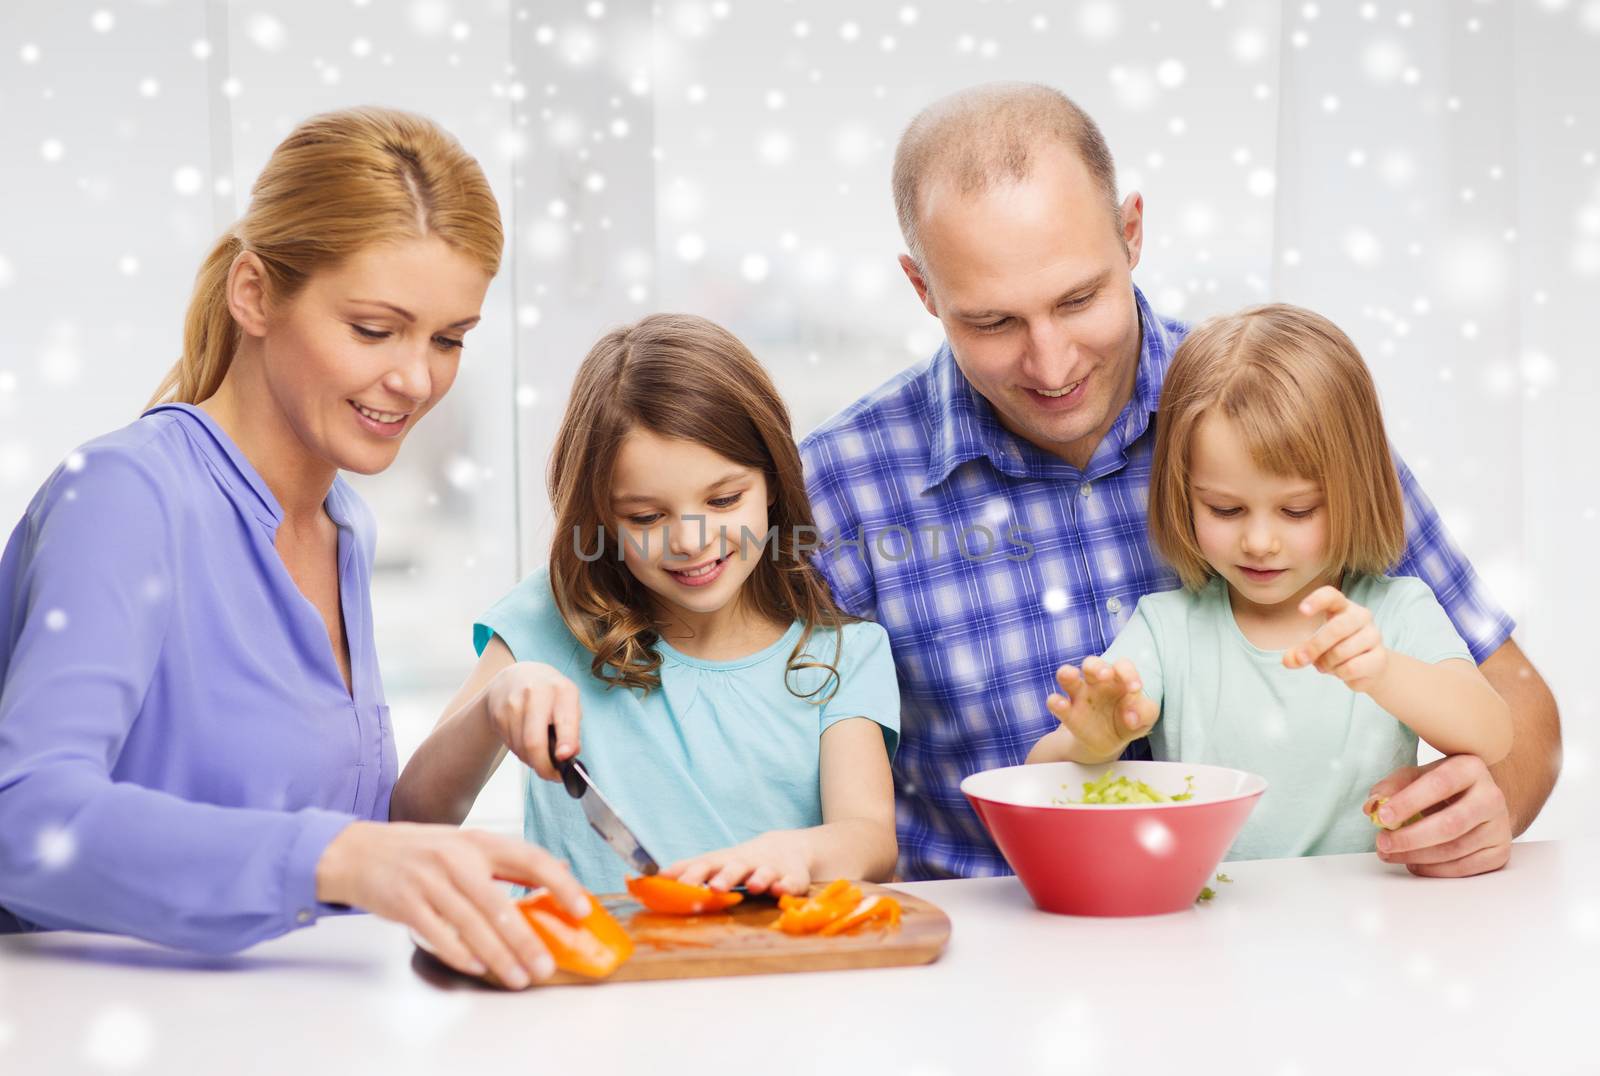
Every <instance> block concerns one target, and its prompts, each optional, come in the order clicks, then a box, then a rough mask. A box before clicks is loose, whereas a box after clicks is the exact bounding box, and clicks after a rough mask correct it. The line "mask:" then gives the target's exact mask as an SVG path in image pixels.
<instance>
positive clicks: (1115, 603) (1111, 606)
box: [1106, 598, 1122, 613]
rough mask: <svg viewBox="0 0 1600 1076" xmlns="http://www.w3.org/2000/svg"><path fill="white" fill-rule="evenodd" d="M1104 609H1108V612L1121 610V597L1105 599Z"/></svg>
mask: <svg viewBox="0 0 1600 1076" xmlns="http://www.w3.org/2000/svg"><path fill="white" fill-rule="evenodd" d="M1106 609H1107V610H1108V611H1110V612H1113V613H1120V612H1122V599H1121V598H1109V599H1107V601H1106Z"/></svg>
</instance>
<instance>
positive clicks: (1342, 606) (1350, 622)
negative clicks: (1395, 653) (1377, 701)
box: [1283, 586, 1389, 691]
mask: <svg viewBox="0 0 1600 1076" xmlns="http://www.w3.org/2000/svg"><path fill="white" fill-rule="evenodd" d="M1300 612H1301V614H1302V615H1303V616H1308V617H1312V616H1316V615H1317V614H1318V613H1326V614H1327V617H1328V619H1327V622H1326V623H1324V624H1323V625H1322V627H1320V628H1318V629H1317V630H1316V632H1315V633H1314V634H1313V635H1312V636H1311V638H1310V639H1308V640H1306V641H1305V642H1303V643H1301V644H1300V645H1299V646H1297V647H1295V648H1294V649H1292V650H1288V651H1285V653H1284V655H1283V664H1284V667H1285V668H1289V669H1303V668H1305V667H1306V666H1307V665H1311V666H1314V667H1315V668H1316V669H1317V671H1318V672H1325V673H1330V674H1332V675H1334V676H1337V677H1338V678H1339V679H1341V680H1343V681H1344V682H1345V684H1346V685H1347V686H1349V688H1350V690H1352V691H1370V690H1371V689H1372V686H1373V685H1374V684H1376V683H1377V682H1378V681H1379V680H1380V679H1382V677H1383V674H1384V673H1385V672H1386V671H1387V670H1388V668H1389V648H1388V647H1386V646H1384V645H1383V633H1382V632H1381V631H1379V630H1378V625H1377V624H1375V623H1373V621H1372V611H1371V610H1370V609H1368V608H1366V607H1365V606H1363V605H1357V604H1356V603H1355V602H1353V601H1351V600H1350V599H1349V598H1347V597H1345V596H1344V593H1343V592H1342V591H1340V590H1339V588H1338V587H1331V586H1330V587H1318V588H1317V589H1316V590H1314V591H1312V592H1311V593H1310V594H1309V595H1307V597H1306V599H1305V600H1304V601H1302V602H1301V603H1300Z"/></svg>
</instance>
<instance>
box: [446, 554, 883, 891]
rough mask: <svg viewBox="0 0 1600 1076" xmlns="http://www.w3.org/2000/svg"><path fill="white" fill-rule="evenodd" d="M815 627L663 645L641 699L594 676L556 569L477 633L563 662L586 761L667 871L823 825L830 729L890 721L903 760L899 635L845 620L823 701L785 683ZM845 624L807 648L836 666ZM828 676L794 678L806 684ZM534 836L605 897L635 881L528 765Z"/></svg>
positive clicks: (529, 825) (807, 673) (527, 656)
mask: <svg viewBox="0 0 1600 1076" xmlns="http://www.w3.org/2000/svg"><path fill="white" fill-rule="evenodd" d="M802 630H803V626H802V624H801V622H800V621H798V620H797V621H795V622H794V623H793V624H792V625H790V627H789V630H788V631H786V632H784V634H783V637H782V638H781V639H779V640H778V641H777V642H775V643H773V644H772V645H770V646H768V647H765V648H764V649H762V650H760V651H758V652H756V653H753V654H750V655H748V656H746V657H742V658H735V659H733V660H730V661H702V660H700V659H698V658H693V657H689V656H688V655H686V654H681V653H679V652H678V651H677V650H675V649H673V647H671V646H670V645H668V644H667V643H665V642H658V643H657V644H656V646H655V650H656V652H657V653H658V654H660V655H661V667H660V674H661V687H660V688H658V689H654V690H652V691H650V692H649V693H648V694H641V693H640V692H639V691H637V690H632V689H628V688H622V687H616V688H613V687H610V685H608V684H607V683H606V682H605V681H603V680H600V679H598V678H597V677H595V676H594V675H593V673H592V672H591V671H590V663H591V661H592V660H593V654H591V653H590V652H589V651H588V650H586V649H584V648H583V645H582V644H581V643H580V642H579V641H578V640H577V638H576V637H574V636H573V634H572V632H571V631H569V630H568V629H567V625H566V622H565V621H563V620H562V619H561V614H560V612H559V611H558V609H557V608H556V602H555V596H554V595H553V594H552V593H551V590H550V575H549V572H548V570H546V569H543V568H541V569H540V570H538V571H536V572H534V573H533V574H532V575H530V576H528V578H527V579H525V580H523V581H522V583H520V584H519V585H518V586H517V587H516V588H515V589H514V590H512V591H511V593H509V594H507V595H506V596H505V597H504V598H502V599H501V600H500V601H499V602H497V603H496V604H495V605H494V607H493V608H491V609H490V610H489V611H488V612H487V613H485V614H484V615H483V618H482V620H481V621H480V622H479V623H478V624H476V625H475V626H474V628H473V642H474V645H475V646H476V647H477V649H478V653H479V654H482V653H483V649H484V647H486V646H488V645H489V639H490V638H491V637H492V636H494V635H498V636H500V638H501V640H502V641H504V642H505V644H506V646H507V647H509V648H510V650H511V653H512V654H514V655H515V656H516V658H517V660H518V661H540V662H544V663H546V664H548V665H552V666H554V667H555V669H556V670H557V671H558V672H560V673H561V674H562V675H563V676H565V677H567V678H568V679H570V680H572V681H573V682H574V683H575V684H577V685H578V694H579V705H580V706H581V708H582V714H583V723H582V725H581V727H580V736H581V738H582V746H581V747H580V749H579V758H581V759H582V760H583V764H584V767H585V768H586V769H587V770H588V771H589V773H590V775H591V776H592V777H593V778H594V781H595V784H596V785H597V786H598V787H599V788H600V789H601V791H603V792H604V793H605V796H606V799H607V800H609V801H610V803H611V805H612V807H613V808H615V809H616V812H617V814H618V815H620V816H621V817H622V819H623V821H625V822H626V823H627V824H628V827H629V828H630V829H632V830H633V831H634V834H635V835H636V836H637V837H638V838H639V840H640V842H641V843H642V844H643V845H644V846H645V848H646V850H648V851H649V852H650V854H651V855H652V856H654V857H655V858H656V860H657V862H659V863H660V864H661V865H662V866H666V865H667V864H669V863H671V862H673V861H674V860H678V859H684V858H687V857H689V856H694V855H699V854H700V853H702V852H709V851H714V850H715V849H718V848H726V847H728V846H729V845H734V844H738V843H740V842H741V841H746V840H749V839H750V838H752V837H755V836H759V835H760V834H762V833H766V832H768V831H769V830H785V829H803V828H806V827H808V826H817V825H821V824H822V793H821V751H820V742H821V737H822V733H823V732H824V731H825V730H827V729H828V728H829V727H830V726H831V725H833V724H834V723H836V722H838V721H843V720H845V719H846V718H851V717H864V718H867V719H868V720H871V721H874V722H876V723H877V724H878V725H880V726H882V729H883V736H884V742H885V746H886V748H887V749H888V752H889V754H890V756H891V757H892V756H893V753H894V749H895V746H896V744H897V743H898V742H899V737H900V689H899V686H898V684H897V683H896V682H895V670H894V659H893V657H892V655H891V654H890V651H889V637H888V634H887V633H886V632H885V631H884V630H883V629H882V628H881V627H879V626H878V625H877V624H872V623H853V624H846V625H845V626H844V629H843V634H844V647H843V653H842V655H841V656H840V658H839V665H838V670H839V681H840V682H839V687H838V690H837V691H836V692H835V693H834V695H833V696H832V698H830V699H829V700H828V701H827V702H826V703H824V704H822V705H821V706H818V705H817V704H816V703H815V702H810V701H807V700H806V699H803V698H799V697H797V696H796V695H794V694H792V693H791V692H790V690H789V687H788V686H786V683H785V678H784V677H785V672H786V670H787V668H788V663H789V654H790V652H791V651H792V650H793V649H794V647H795V644H796V643H797V642H798V641H799V639H800V635H801V632H802ZM834 649H835V635H834V633H833V632H831V631H828V630H825V629H820V628H819V629H818V630H816V631H814V632H813V633H812V636H811V641H810V642H809V643H808V644H807V647H806V652H807V654H809V655H811V656H812V657H813V659H814V660H818V661H822V662H827V663H830V664H831V663H832V662H833V658H834ZM826 677H827V674H826V673H825V672H823V671H820V670H813V669H804V670H800V671H798V672H796V673H794V674H792V675H791V676H790V677H789V680H788V683H789V684H792V685H793V686H794V687H795V688H796V689H798V690H799V691H802V692H805V691H810V690H811V689H812V688H814V687H817V686H818V685H820V684H822V683H823V681H824V679H826ZM523 783H524V788H525V795H524V798H523V808H524V813H523V830H524V833H525V834H526V836H527V838H528V840H530V841H533V842H535V843H537V844H539V845H542V846H543V847H545V848H547V849H549V850H550V851H551V852H552V853H554V854H555V855H557V856H560V857H561V858H563V859H565V860H566V861H567V863H569V864H570V865H571V867H572V870H573V872H574V873H575V874H576V875H577V876H578V880H579V881H580V882H582V883H583V884H584V885H585V886H587V887H588V888H589V889H590V890H592V891H593V892H596V893H615V892H620V891H621V890H622V888H623V879H624V878H625V877H626V875H627V871H626V869H625V866H624V864H623V862H622V860H621V859H620V858H618V856H617V855H616V853H614V852H612V851H611V849H610V848H608V847H607V846H606V844H605V843H604V842H603V841H601V840H600V838H599V837H598V836H597V835H596V834H595V833H594V831H593V830H591V829H590V828H589V825H588V823H587V822H586V821H585V820H584V816H583V810H582V808H581V807H579V806H578V802H577V801H576V800H574V799H571V798H570V797H569V796H568V795H567V794H566V791H565V790H564V789H563V788H562V786H561V785H559V784H556V783H553V782H550V781H544V780H540V779H539V777H538V776H537V775H535V774H534V773H533V772H532V771H531V770H528V769H526V768H524V771H523Z"/></svg>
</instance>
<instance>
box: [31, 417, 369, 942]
mask: <svg viewBox="0 0 1600 1076" xmlns="http://www.w3.org/2000/svg"><path fill="white" fill-rule="evenodd" d="M326 505H327V511H328V515H329V516H330V517H331V518H332V520H333V521H334V523H335V524H337V525H338V528H339V594H340V604H341V607H342V611H343V614H344V626H345V635H346V637H347V639H348V641H349V647H350V664H351V679H352V682H353V685H354V690H353V692H349V691H346V689H345V685H344V679H343V677H342V676H341V675H340V672H339V666H338V664H337V662H336V661H335V659H334V654H333V648H332V646H330V645H329V642H328V633H327V629H326V626H325V624H324V622H323V619H322V617H321V615H320V614H319V613H318V612H317V609H316V607H315V606H313V605H312V604H311V603H310V602H309V601H308V600H307V599H306V598H305V596H304V595H302V594H301V593H300V591H299V589H298V588H297V587H296V586H295V583H294V580H293V579H292V578H290V576H289V573H288V571H287V569H285V567H284V565H283V561H282V560H281V559H280V558H279V556H278V554H277V551H276V549H275V548H274V547H273V538H274V535H275V534H276V532H277V528H278V524H279V522H280V520H281V518H282V513H281V510H280V509H279V507H278V503H277V501H276V499H274V497H273V495H272V493H271V491H270V490H268V488H267V486H266V484H265V483H264V482H263V481H262V480H261V477H260V476H259V475H258V474H256V472H255V470H254V468H252V467H251V466H250V463H249V461H247V460H246V459H245V457H244V456H243V455H242V454H241V453H240V452H239V450H238V448H237V447H235V445H234V444H233V442H232V441H230V440H229V439H228V436H227V435H226V434H225V433H223V432H222V430H221V428H220V427H218V426H217V424H216V423H215V422H213V421H212V419H211V418H210V416H208V415H207V414H205V412H203V411H201V410H200V409H198V408H196V407H192V406H189V405H186V404H171V405H166V406H162V407H157V408H155V409H153V410H151V411H150V412H148V413H147V414H145V415H144V416H143V417H142V418H140V419H139V420H138V421H137V422H134V423H133V424H132V425H129V426H126V427H124V428H123V429H120V430H117V431H116V432H114V433H110V434H107V435H106V436H104V437H101V438H99V439H98V440H95V441H91V442H90V443H89V444H87V445H85V446H84V447H83V448H82V449H80V450H79V451H78V452H75V453H73V455H72V456H71V457H70V458H69V459H68V460H67V461H66V462H65V463H64V464H62V466H61V467H60V468H58V469H57V470H56V472H55V473H54V474H53V475H51V477H50V479H49V481H47V482H46V483H45V485H44V488H42V489H41V490H40V491H39V493H38V495H37V496H36V497H34V499H33V503H32V504H30V505H29V506H28V511H27V514H26V515H25V516H23V518H22V521H21V522H20V523H19V524H18V525H17V528H16V530H15V531H14V532H13V533H12V535H11V540H10V542H9V543H8V544H7V546H6V549H5V554H4V557H3V559H0V685H3V686H0V931H5V930H8V929H9V930H12V931H15V930H19V929H21V930H26V929H30V928H38V927H43V928H67V929H76V930H96V931H106V932H114V933H118V934H130V935H134V936H137V937H141V938H147V939H149V940H151V941H156V942H162V943H165V944H168V945H175V946H183V947H187V948H193V949H200V950H206V951H229V950H235V949H241V948H243V947H245V946H247V945H250V944H253V943H254V942H258V941H261V940H262V939H265V938H270V937H274V936H276V935H279V934H282V933H284V932H286V931H289V930H291V929H294V928H295V927H299V926H305V925H307V924H309V923H312V922H314V921H315V919H316V918H317V916H318V915H320V914H326V913H328V912H332V911H338V910H341V909H339V908H337V907H334V906H330V905H325V904H319V903H318V902H317V900H316V880H315V873H316V865H317V861H318V859H319V858H320V857H321V855H322V852H323V849H324V848H326V847H327V845H328V842H329V841H331V840H332V839H333V838H334V836H335V835H336V834H338V832H339V831H340V830H341V829H343V828H344V827H345V826H346V825H348V824H349V823H350V822H351V821H353V820H355V819H376V820H386V819H387V818H388V815H389V794H390V792H391V791H392V789H393V788H394V782H395V772H396V764H395V750H394V737H393V735H392V733H391V731H390V726H389V708H388V707H387V706H385V705H384V698H383V688H382V685H381V684H380V682H379V675H378V661H377V654H376V652H375V651H374V648H373V642H372V613H371V602H370V586H371V572H372V557H373V543H374V531H373V523H372V516H371V513H370V511H369V510H368V509H367V507H366V505H365V504H363V503H362V501H361V499H360V498H359V497H358V496H357V495H356V494H355V491H354V490H352V489H351V488H350V487H349V486H348V485H347V484H346V483H345V482H344V481H343V480H342V479H335V481H334V483H333V487H332V489H330V490H329V492H328V498H327V502H326Z"/></svg>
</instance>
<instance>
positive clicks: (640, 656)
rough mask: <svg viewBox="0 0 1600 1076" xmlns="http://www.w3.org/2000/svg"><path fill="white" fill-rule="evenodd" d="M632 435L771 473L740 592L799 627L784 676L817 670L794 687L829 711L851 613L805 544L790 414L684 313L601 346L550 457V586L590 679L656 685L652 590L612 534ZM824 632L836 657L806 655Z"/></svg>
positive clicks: (722, 338)
mask: <svg viewBox="0 0 1600 1076" xmlns="http://www.w3.org/2000/svg"><path fill="white" fill-rule="evenodd" d="M635 428H638V429H645V430H649V431H651V432H653V433H656V434H659V435H660V436H662V437H669V438H675V439H678V440H683V441H692V442H694V443H696V444H701V445H704V446H706V447H707V448H709V449H711V450H712V451H713V452H716V453H717V454H719V455H721V456H725V457H726V458H728V459H730V460H732V461H734V462H735V463H738V464H740V465H742V466H745V467H749V468H752V469H754V470H758V471H760V472H761V473H762V474H763V475H764V476H765V477H766V481H767V494H768V496H769V497H771V498H772V504H771V506H770V508H769V509H768V519H767V521H768V524H769V533H770V534H772V535H773V538H772V542H771V545H770V546H763V547H762V549H761V550H760V552H758V553H756V554H755V555H756V556H758V557H759V558H760V560H759V562H758V563H757V565H756V567H755V569H754V571H752V572H751V574H750V577H749V579H747V580H746V581H745V585H744V590H743V592H742V593H741V595H740V597H741V599H742V600H745V601H747V602H748V603H749V605H750V608H752V609H754V610H755V611H756V612H758V613H760V614H761V615H763V616H765V617H767V618H769V619H772V620H776V621H779V622H781V623H789V622H790V621H793V620H799V621H801V622H802V624H803V625H804V630H803V631H802V633H801V635H800V639H799V641H798V642H796V643H795V645H794V649H793V650H792V651H791V652H790V654H789V662H788V675H786V677H785V679H786V680H788V678H789V676H790V675H792V674H794V673H795V672H798V671H799V670H802V669H820V670H822V672H823V674H824V675H823V678H822V680H821V682H820V683H819V684H818V686H817V687H816V688H815V689H814V690H812V691H809V692H802V691H799V690H796V688H795V687H794V685H793V684H790V685H789V690H790V692H791V693H792V694H794V695H796V696H799V697H800V698H804V699H807V700H809V701H811V702H815V703H818V704H821V703H824V702H826V701H827V700H828V699H829V698H831V697H832V696H833V694H834V693H835V692H836V691H837V690H838V686H839V672H838V663H839V657H840V654H841V653H842V648H843V645H844V637H843V633H842V632H840V631H839V629H840V628H842V627H843V626H844V625H845V624H846V623H850V622H852V621H853V620H855V619H856V618H854V617H851V616H847V615H846V614H844V613H843V612H842V611H841V610H840V609H839V607H838V605H837V604H836V603H835V602H834V600H833V595H832V593H831V592H830V591H829V589H828V584H827V582H826V581H825V580H824V579H823V578H822V575H821V573H820V572H818V571H817V569H816V567H815V566H814V565H813V564H812V563H811V553H810V549H809V548H808V546H807V544H805V543H804V542H803V541H802V536H803V535H816V534H817V533H818V532H817V527H816V521H815V519H814V517H813V516H812V513H811V500H810V498H809V497H808V496H807V494H806V483H805V475H804V473H803V471H802V469H801V464H800V450H799V449H798V448H797V447H796V446H795V443H794V437H793V435H792V434H791V432H790V429H791V426H790V421H789V411H788V409H787V408H786V407H784V404H783V399H782V397H780V396H779V395H778V390H777V389H776V387H774V386H773V384H772V379H771V378H770V377H768V376H767V372H766V370H765V369H763V368H762V366H761V364H760V363H759V362H758V361H756V357H755V356H754V355H752V354H751V353H750V350H749V349H748V348H746V347H745V346H744V344H743V343H742V342H740V340H739V338H738V337H736V336H734V335H733V334H732V333H730V332H729V331H728V330H727V329H724V328H723V327H722V326H720V325H717V324H716V323H714V322H711V321H708V320H706V319H705V318H701V317H695V316H693V315H689V314H652V315H650V316H649V317H647V318H645V319H644V320H642V321H639V322H637V323H635V324H633V325H627V326H624V327H622V328H620V329H614V330H612V331H611V332H609V333H607V334H606V335H605V336H603V337H601V338H600V339H599V340H598V341H597V342H596V343H595V345H594V347H593V348H591V349H590V351H589V354H588V355H587V356H586V357H585V358H584V360H583V365H582V366H580V367H579V368H578V376H577V378H576V380H575V381H574V382H573V386H572V395H571V398H570V399H569V401H568V403H567V412H566V414H565V416H563V417H562V419H561V428H560V430H559V431H557V433H556V441H555V447H554V449H553V450H552V452H551V454H550V469H549V484H550V502H551V505H552V507H553V508H554V510H555V517H556V528H555V534H556V537H555V541H554V542H553V543H552V545H551V548H550V586H551V590H552V591H553V592H554V594H555V599H556V605H557V607H558V608H559V609H560V611H561V617H562V619H563V620H564V621H565V622H566V624H567V627H568V628H569V629H570V630H571V631H572V634H573V635H574V636H576V637H577V639H578V640H579V641H580V642H581V643H582V644H583V646H584V648H585V649H586V650H588V651H589V652H590V653H591V654H593V655H594V658H593V661H592V662H591V668H590V671H591V672H592V673H593V674H594V676H595V677H596V678H598V679H601V680H604V681H606V682H607V683H609V684H611V685H612V686H623V687H629V688H638V689H641V690H643V691H646V692H648V691H649V690H650V689H651V688H654V687H658V686H660V683H661V676H660V672H659V669H660V666H661V658H660V655H659V654H657V653H656V651H655V650H653V649H652V645H653V644H654V643H655V641H656V640H657V638H658V636H657V633H656V630H655V626H654V621H653V619H652V617H651V601H650V592H649V590H648V589H647V588H646V587H645V586H644V585H643V584H642V583H640V582H639V581H638V580H637V579H635V578H634V577H633V573H632V572H630V571H629V570H628V568H627V565H626V564H624V563H623V560H622V557H621V556H620V548H619V538H618V536H617V534H616V533H614V531H613V529H612V527H611V521H612V518H613V515H614V513H613V511H612V508H611V479H612V474H613V472H614V471H615V468H616V462H617V455H618V452H619V451H620V449H621V447H622V442H623V440H624V439H625V438H626V437H627V435H628V433H629V431H631V430H633V429H635ZM741 537H742V536H741ZM580 548H581V549H582V550H583V555H580V554H579V550H580ZM591 548H594V549H595V550H596V552H595V553H594V554H593V555H590V554H589V552H588V551H589V550H590V549H591ZM818 627H824V628H830V629H833V630H834V632H835V638H834V657H833V661H832V662H823V661H816V660H813V659H811V658H810V656H809V655H807V654H806V647H807V646H808V645H809V643H810V641H811V637H812V633H813V630H814V629H815V628H818Z"/></svg>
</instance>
